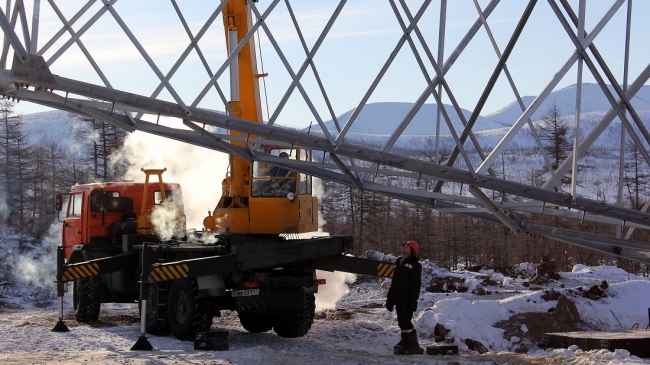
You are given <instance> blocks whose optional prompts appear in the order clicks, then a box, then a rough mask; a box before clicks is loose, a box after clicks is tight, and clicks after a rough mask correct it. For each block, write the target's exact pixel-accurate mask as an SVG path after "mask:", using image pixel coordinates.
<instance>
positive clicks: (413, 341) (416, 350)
mask: <svg viewBox="0 0 650 365" xmlns="http://www.w3.org/2000/svg"><path fill="white" fill-rule="evenodd" d="M406 339H407V341H408V344H409V345H408V347H405V349H406V351H404V353H405V354H406V355H416V354H422V353H424V349H422V348H421V347H420V344H419V343H418V333H417V331H415V330H413V331H411V332H409V333H407V334H406Z"/></svg>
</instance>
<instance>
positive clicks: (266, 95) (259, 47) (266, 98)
mask: <svg viewBox="0 0 650 365" xmlns="http://www.w3.org/2000/svg"><path fill="white" fill-rule="evenodd" d="M255 33H256V34H257V48H258V49H259V52H260V68H261V69H262V73H261V75H264V58H263V57H262V39H261V38H260V28H257V30H256V31H255ZM262 84H263V85H264V103H265V104H266V116H267V117H268V116H270V115H271V113H270V111H269V94H268V93H267V92H266V77H264V76H262ZM262 123H264V117H262Z"/></svg>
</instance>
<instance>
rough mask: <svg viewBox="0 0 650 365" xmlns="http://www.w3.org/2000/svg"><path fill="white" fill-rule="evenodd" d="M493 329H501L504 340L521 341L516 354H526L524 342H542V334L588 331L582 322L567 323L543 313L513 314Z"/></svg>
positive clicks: (550, 314)
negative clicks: (513, 339) (515, 338)
mask: <svg viewBox="0 0 650 365" xmlns="http://www.w3.org/2000/svg"><path fill="white" fill-rule="evenodd" d="M494 327H497V328H501V329H503V330H504V333H503V336H504V337H505V338H506V339H510V338H512V337H513V336H516V337H519V338H520V339H522V344H521V346H520V347H519V349H518V350H517V352H527V351H528V350H529V348H527V346H526V342H530V345H535V344H537V343H539V342H540V341H541V340H542V334H544V333H550V332H570V331H581V330H585V329H588V328H587V325H586V324H585V323H584V322H583V321H582V320H577V321H573V322H567V321H564V320H563V319H562V318H560V317H559V316H557V315H555V314H554V313H544V312H529V313H520V314H515V315H514V316H512V317H510V318H508V319H507V320H505V321H500V322H497V323H496V324H495V325H494ZM525 340H528V341H525Z"/></svg>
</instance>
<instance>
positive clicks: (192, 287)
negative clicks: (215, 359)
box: [167, 279, 213, 341]
mask: <svg viewBox="0 0 650 365" xmlns="http://www.w3.org/2000/svg"><path fill="white" fill-rule="evenodd" d="M212 314H213V313H212V305H211V303H210V301H209V300H208V299H202V298H199V297H198V294H197V290H196V280H191V281H190V280H187V279H178V280H174V281H172V284H171V285H170V287H169V296H168V299H167V319H168V320H169V327H170V328H171V330H172V333H173V334H174V336H176V338H178V339H179V340H181V341H190V340H194V339H195V338H196V333H197V332H206V331H209V330H210V326H211V325H212Z"/></svg>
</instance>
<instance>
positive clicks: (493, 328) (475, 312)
mask: <svg viewBox="0 0 650 365" xmlns="http://www.w3.org/2000/svg"><path fill="white" fill-rule="evenodd" d="M377 256H380V258H381V257H383V258H386V259H391V256H383V255H382V254H377V253H376V254H375V257H377ZM514 268H515V272H516V275H515V276H516V277H510V276H505V275H503V274H501V273H497V272H494V271H493V270H482V271H481V272H469V271H458V272H448V271H446V270H443V269H440V268H438V267H436V266H435V265H433V264H431V263H429V262H423V288H422V289H423V290H422V295H421V297H420V303H419V307H418V312H417V313H416V315H415V317H414V323H415V326H416V328H417V330H418V332H419V333H420V339H421V346H423V347H424V346H427V345H429V344H432V343H434V341H435V336H434V329H435V327H436V324H440V325H442V326H444V328H445V329H447V330H448V331H449V332H448V333H447V334H446V335H445V336H444V341H445V342H447V343H453V344H456V345H458V346H459V349H460V353H459V355H457V356H432V355H426V354H425V355H414V356H395V355H393V354H392V347H393V345H394V344H395V343H396V342H397V341H398V337H399V334H398V332H399V329H398V327H397V321H396V318H395V314H394V313H390V312H388V311H386V309H385V307H384V306H383V304H384V301H385V293H386V290H387V286H388V282H384V280H381V279H376V278H368V277H359V278H358V280H357V281H356V282H354V283H348V284H346V283H345V280H338V282H339V283H341V286H338V287H337V285H336V284H334V283H335V282H336V281H337V280H336V277H335V276H334V275H332V274H330V275H329V276H328V283H330V284H328V285H330V286H331V287H330V288H327V286H328V285H326V286H325V287H324V288H325V290H324V291H323V292H322V293H320V294H319V296H320V298H319V299H320V300H319V303H320V304H319V308H318V310H317V319H316V320H315V321H314V324H313V326H312V329H311V331H310V332H309V334H308V335H306V336H305V337H302V338H297V339H285V338H281V337H278V336H277V335H275V334H274V333H273V332H269V333H261V334H260V333H257V334H254V333H248V332H246V331H245V330H244V329H243V328H242V327H241V325H240V324H239V320H238V318H237V315H236V313H231V312H227V311H224V312H222V317H221V318H215V319H214V321H213V325H212V328H213V329H224V330H227V331H228V333H229V345H230V350H228V351H215V352H212V351H197V350H194V348H193V343H192V342H182V341H178V340H176V339H175V338H174V337H173V336H148V339H149V341H150V343H151V344H152V345H153V347H154V350H153V351H151V352H146V351H130V348H131V346H132V345H133V344H134V343H135V341H136V340H137V338H138V336H139V316H138V313H137V305H127V304H105V305H102V312H101V315H100V319H99V320H98V321H96V322H95V323H92V324H78V323H76V322H75V321H74V319H73V318H72V309H71V304H70V302H69V300H70V294H69V293H68V294H66V304H65V311H64V317H65V318H64V320H65V322H66V324H67V325H68V327H69V328H70V332H67V333H54V332H51V329H52V328H53V327H54V324H55V323H56V320H57V318H56V317H57V309H56V304H55V303H56V301H55V300H53V299H42V298H43V296H40V297H38V296H34V293H33V292H34V291H37V289H35V288H34V287H32V288H29V287H27V286H25V287H17V286H13V287H12V286H10V285H5V286H2V287H0V333H2V336H0V363H37V364H38V363H54V362H56V363H60V364H79V363H102V364H113V363H119V364H180V363H193V364H205V363H210V364H255V363H257V364H309V363H311V364H650V359H639V358H637V357H635V356H630V354H629V352H627V351H625V350H616V351H615V352H610V351H607V350H594V351H588V352H585V351H582V350H580V349H578V348H577V347H572V348H570V349H556V350H544V349H540V348H539V347H537V342H536V341H535V338H536V337H535V336H539V335H540V333H541V332H545V331H546V330H547V329H546V328H539V323H538V322H535V320H533V318H541V317H542V316H550V317H552V316H553V315H554V314H551V313H549V308H555V306H556V305H557V302H558V300H557V298H558V296H559V295H560V294H562V295H564V296H566V297H567V298H569V299H570V300H571V301H572V302H574V303H575V305H576V307H577V310H578V313H579V314H580V318H581V322H580V323H577V324H575V325H574V326H575V327H576V328H583V329H592V330H602V331H608V330H623V329H625V330H627V329H630V328H631V327H632V326H633V325H634V324H635V323H638V326H639V327H640V328H641V329H645V328H646V326H647V324H648V307H649V306H650V304H649V303H648V301H647V298H649V297H650V281H649V280H648V278H645V277H639V276H636V275H631V274H628V273H626V272H624V271H622V270H620V269H617V268H614V267H606V266H605V267H586V266H583V265H576V266H575V267H574V268H573V270H572V272H561V273H560V279H558V280H549V281H546V282H541V283H535V282H534V281H532V282H531V280H530V278H529V275H530V274H531V273H534V267H533V265H531V264H522V265H516V266H515V267H514ZM447 278H454V280H456V281H457V282H459V283H462V285H463V286H464V287H466V288H467V291H466V292H464V293H459V292H458V291H453V292H448V293H430V292H427V291H426V290H425V289H426V286H427V285H428V284H429V283H430V282H432V281H435V280H437V281H444V280H446V279H447ZM603 281H606V282H607V285H603ZM529 282H530V285H528V286H525V284H529ZM594 285H596V286H599V287H605V289H602V291H603V293H602V294H600V295H598V296H597V297H595V298H594V297H592V299H589V298H588V297H587V296H588V295H587V294H586V293H587V292H588V290H589V289H590V288H591V287H593V286H594ZM341 288H342V289H343V291H342V292H341ZM43 290H46V289H43ZM482 291H484V292H485V295H477V294H473V293H472V292H482ZM333 293H334V294H333ZM336 293H340V294H338V295H336ZM332 295H334V296H333V297H334V298H336V297H340V300H338V301H337V302H336V303H335V304H334V303H333V302H331V301H328V300H323V299H324V298H326V297H328V296H329V298H331V297H332ZM341 295H342V297H341ZM27 298H41V299H38V300H29V299H27ZM46 298H51V297H49V296H46ZM553 298H555V299H553ZM328 302H329V304H328ZM327 307H330V308H329V309H327ZM550 317H549V318H550ZM547 321H548V319H547ZM546 323H547V326H548V325H549V323H550V322H546ZM547 328H550V327H547ZM467 339H472V340H475V341H479V342H480V343H481V344H483V345H484V346H485V347H486V348H487V349H488V350H489V352H487V353H484V354H479V353H478V352H476V351H472V350H469V349H468V346H467V345H466V342H465V340H467ZM439 340H443V339H442V338H439ZM443 343H444V342H443Z"/></svg>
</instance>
